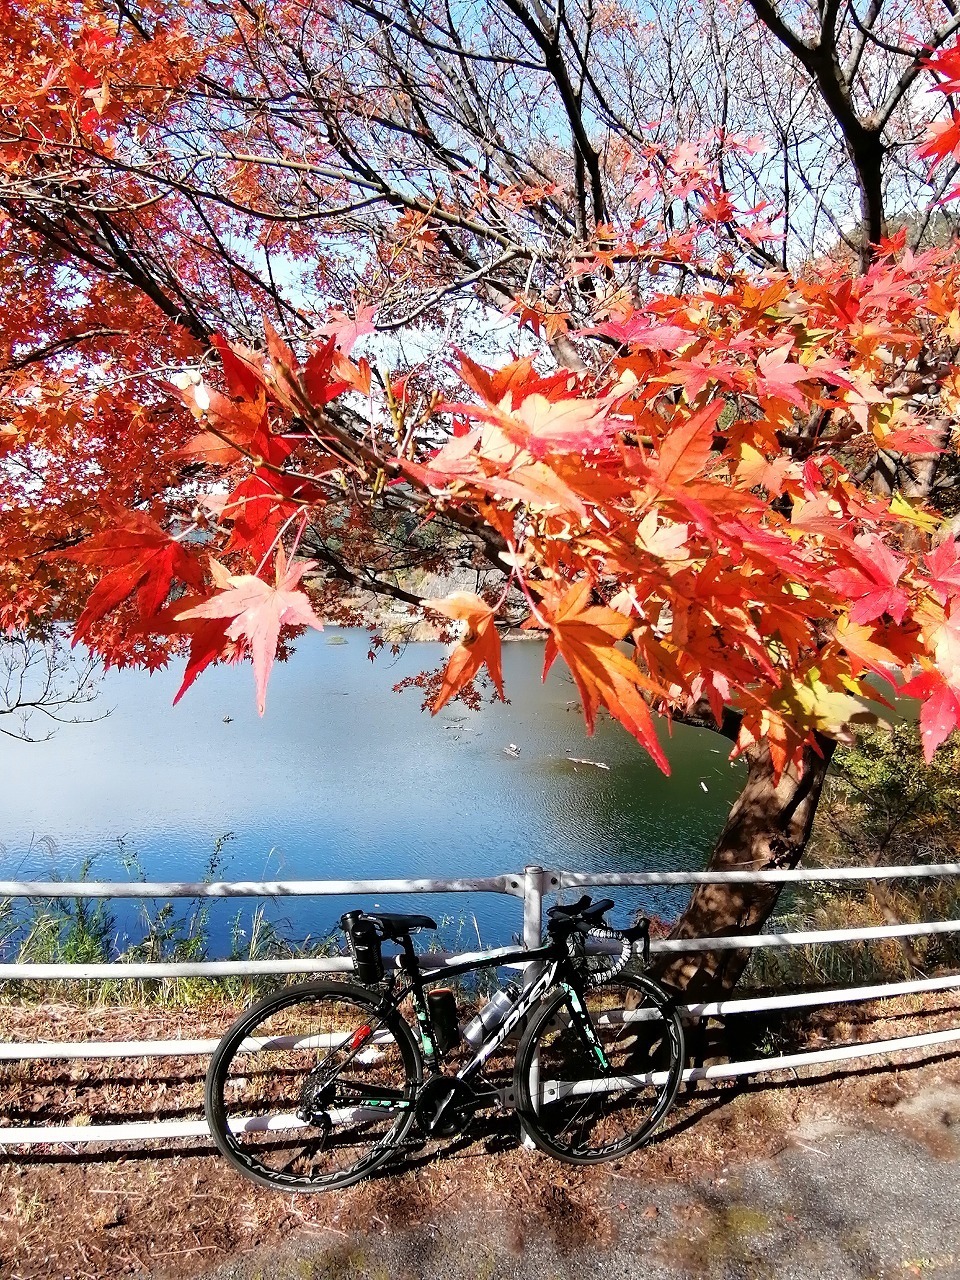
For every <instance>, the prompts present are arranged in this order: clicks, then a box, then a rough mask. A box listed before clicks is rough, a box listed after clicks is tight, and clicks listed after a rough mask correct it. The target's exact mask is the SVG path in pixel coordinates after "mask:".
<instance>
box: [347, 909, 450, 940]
mask: <svg viewBox="0 0 960 1280" xmlns="http://www.w3.org/2000/svg"><path fill="white" fill-rule="evenodd" d="M364 915H365V916H366V918H367V919H368V920H373V921H374V923H375V924H377V925H379V927H380V932H381V934H382V935H383V938H384V941H387V940H389V941H391V942H399V941H400V940H401V939H402V937H403V935H404V934H407V933H409V932H410V930H411V929H435V928H436V927H437V922H436V920H431V919H430V917H429V916H418V915H407V914H405V913H404V912H401V911H367V912H364Z"/></svg>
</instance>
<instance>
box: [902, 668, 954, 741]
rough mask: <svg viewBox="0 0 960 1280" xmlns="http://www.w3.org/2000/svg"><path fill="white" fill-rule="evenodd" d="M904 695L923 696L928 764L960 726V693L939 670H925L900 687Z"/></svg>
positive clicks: (922, 733)
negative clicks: (941, 745)
mask: <svg viewBox="0 0 960 1280" xmlns="http://www.w3.org/2000/svg"><path fill="white" fill-rule="evenodd" d="M900 696H901V697H907V698H920V699H922V700H923V706H922V707H921V708H920V741H921V743H922V744H923V758H924V759H925V760H926V762H927V764H929V763H930V761H931V760H932V759H933V753H934V752H935V751H936V749H937V747H939V745H940V743H941V742H943V741H944V740H945V739H946V738H948V737H949V736H950V734H951V733H952V732H953V730H954V729H956V728H957V727H958V726H960V693H958V691H957V690H956V689H954V688H953V687H952V686H951V685H950V684H949V683H948V682H947V681H946V680H945V679H944V677H943V675H942V674H941V673H940V672H939V671H921V672H920V674H919V675H915V676H914V677H913V679H912V680H908V681H907V683H906V684H905V685H903V686H902V688H901V689H900Z"/></svg>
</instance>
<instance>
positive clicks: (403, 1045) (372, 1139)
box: [206, 981, 423, 1191]
mask: <svg viewBox="0 0 960 1280" xmlns="http://www.w3.org/2000/svg"><path fill="white" fill-rule="evenodd" d="M381 998H382V997H381V994H380V993H379V992H376V991H372V990H368V989H367V988H366V987H361V986H356V985H354V984H352V983H346V982H335V981H322V982H308V983H302V984H300V985H298V986H293V987H286V988H285V989H284V990H282V991H279V992H276V993H275V994H273V995H270V996H267V997H265V999H263V1000H261V1001H259V1003H257V1004H255V1005H253V1006H252V1007H251V1008H250V1009H248V1010H247V1012H246V1013H244V1014H243V1015H242V1016H241V1017H240V1018H238V1019H237V1021H236V1022H235V1023H234V1024H233V1026H232V1027H231V1028H230V1029H229V1031H228V1032H227V1033H226V1035H225V1036H224V1037H223V1039H222V1040H221V1041H220V1044H219V1045H218V1046H217V1049H216V1051H215V1052H214V1055H213V1057H212V1059H211V1061H210V1069H209V1071H208V1072H207V1085H206V1111H207V1121H208V1123H209V1125H210V1132H211V1134H212V1135H213V1139H214V1141H215V1142H216V1144H217V1146H218V1147H219V1149H220V1151H221V1152H222V1153H223V1154H224V1155H225V1156H226V1157H227V1159H228V1160H230V1161H231V1163H232V1164H234V1165H235V1166H236V1168H238V1169H239V1170H240V1171H241V1173H243V1174H245V1175H246V1176H247V1177H248V1178H252V1179H253V1180H254V1181H255V1182H261V1183H263V1184H265V1185H266V1186H268V1187H272V1188H274V1189H275V1190H283V1191H325V1190H329V1189H331V1188H334V1187H346V1186H349V1185H350V1183H352V1182H356V1181H357V1180H358V1179H359V1178H362V1177H364V1176H365V1175H366V1174H368V1173H371V1172H372V1171H373V1170H374V1169H376V1168H377V1166H378V1165H381V1164H383V1162H384V1161H385V1160H387V1159H388V1158H389V1157H390V1155H391V1153H392V1152H393V1149H394V1148H395V1147H396V1145H397V1143H399V1142H400V1141H401V1140H402V1139H403V1137H404V1136H405V1135H406V1133H407V1131H408V1129H409V1128H410V1126H411V1124H412V1123H413V1103H414V1100H415V1097H416V1093H417V1089H418V1087H419V1084H420V1081H421V1079H422V1070H423V1063H422V1059H421V1056H420V1051H419V1049H418V1047H417V1044H416V1041H415V1040H414V1038H413V1035H412V1033H411V1031H410V1028H409V1027H408V1025H407V1023H406V1022H405V1021H404V1020H403V1018H401V1017H400V1015H399V1014H398V1013H397V1012H396V1010H395V1009H392V1008H388V1009H387V1010H385V1011H382V1010H380V1009H379V1005H380V1002H381Z"/></svg>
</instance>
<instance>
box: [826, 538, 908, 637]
mask: <svg viewBox="0 0 960 1280" xmlns="http://www.w3.org/2000/svg"><path fill="white" fill-rule="evenodd" d="M853 544H854V546H855V547H857V548H859V549H860V551H862V552H863V555H862V556H861V557H860V559H859V562H858V564H857V565H855V566H851V567H850V568H847V569H835V570H834V571H833V572H832V573H829V574H828V575H827V581H828V582H829V584H830V586H831V587H833V589H834V591H837V592H839V594H840V595H843V596H846V597H848V598H849V599H850V600H852V601H853V602H854V603H853V607H852V609H851V610H850V620H851V622H873V620H874V619H875V618H879V617H881V615H882V614H884V613H889V615H890V617H891V618H893V620H894V622H896V623H898V624H899V623H901V622H902V621H903V616H904V614H905V613H906V612H907V609H908V608H909V607H910V597H909V596H908V595H907V593H906V592H905V591H903V590H902V589H901V588H900V587H898V586H897V583H898V582H899V581H900V576H901V574H902V573H903V571H904V569H906V567H907V561H906V560H904V559H903V558H902V557H900V556H898V555H895V554H894V552H893V551H891V550H890V548H889V547H888V546H886V545H885V543H884V542H882V541H881V539H880V538H878V537H876V536H875V535H874V534H868V533H862V534H860V535H859V537H856V538H854V540H853Z"/></svg>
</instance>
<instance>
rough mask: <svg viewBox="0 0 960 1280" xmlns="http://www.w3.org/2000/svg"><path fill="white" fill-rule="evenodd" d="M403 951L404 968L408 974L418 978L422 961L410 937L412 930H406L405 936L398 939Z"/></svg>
mask: <svg viewBox="0 0 960 1280" xmlns="http://www.w3.org/2000/svg"><path fill="white" fill-rule="evenodd" d="M397 941H398V942H399V943H400V946H401V948H402V949H403V959H404V966H403V967H404V968H405V969H406V970H407V972H408V973H410V974H412V975H413V976H414V977H417V976H418V975H419V973H420V961H419V960H418V958H417V953H416V951H414V949H413V940H412V938H411V937H410V930H409V929H406V930H404V932H403V934H402V935H401V936H400V937H399V938H398V939H397Z"/></svg>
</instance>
